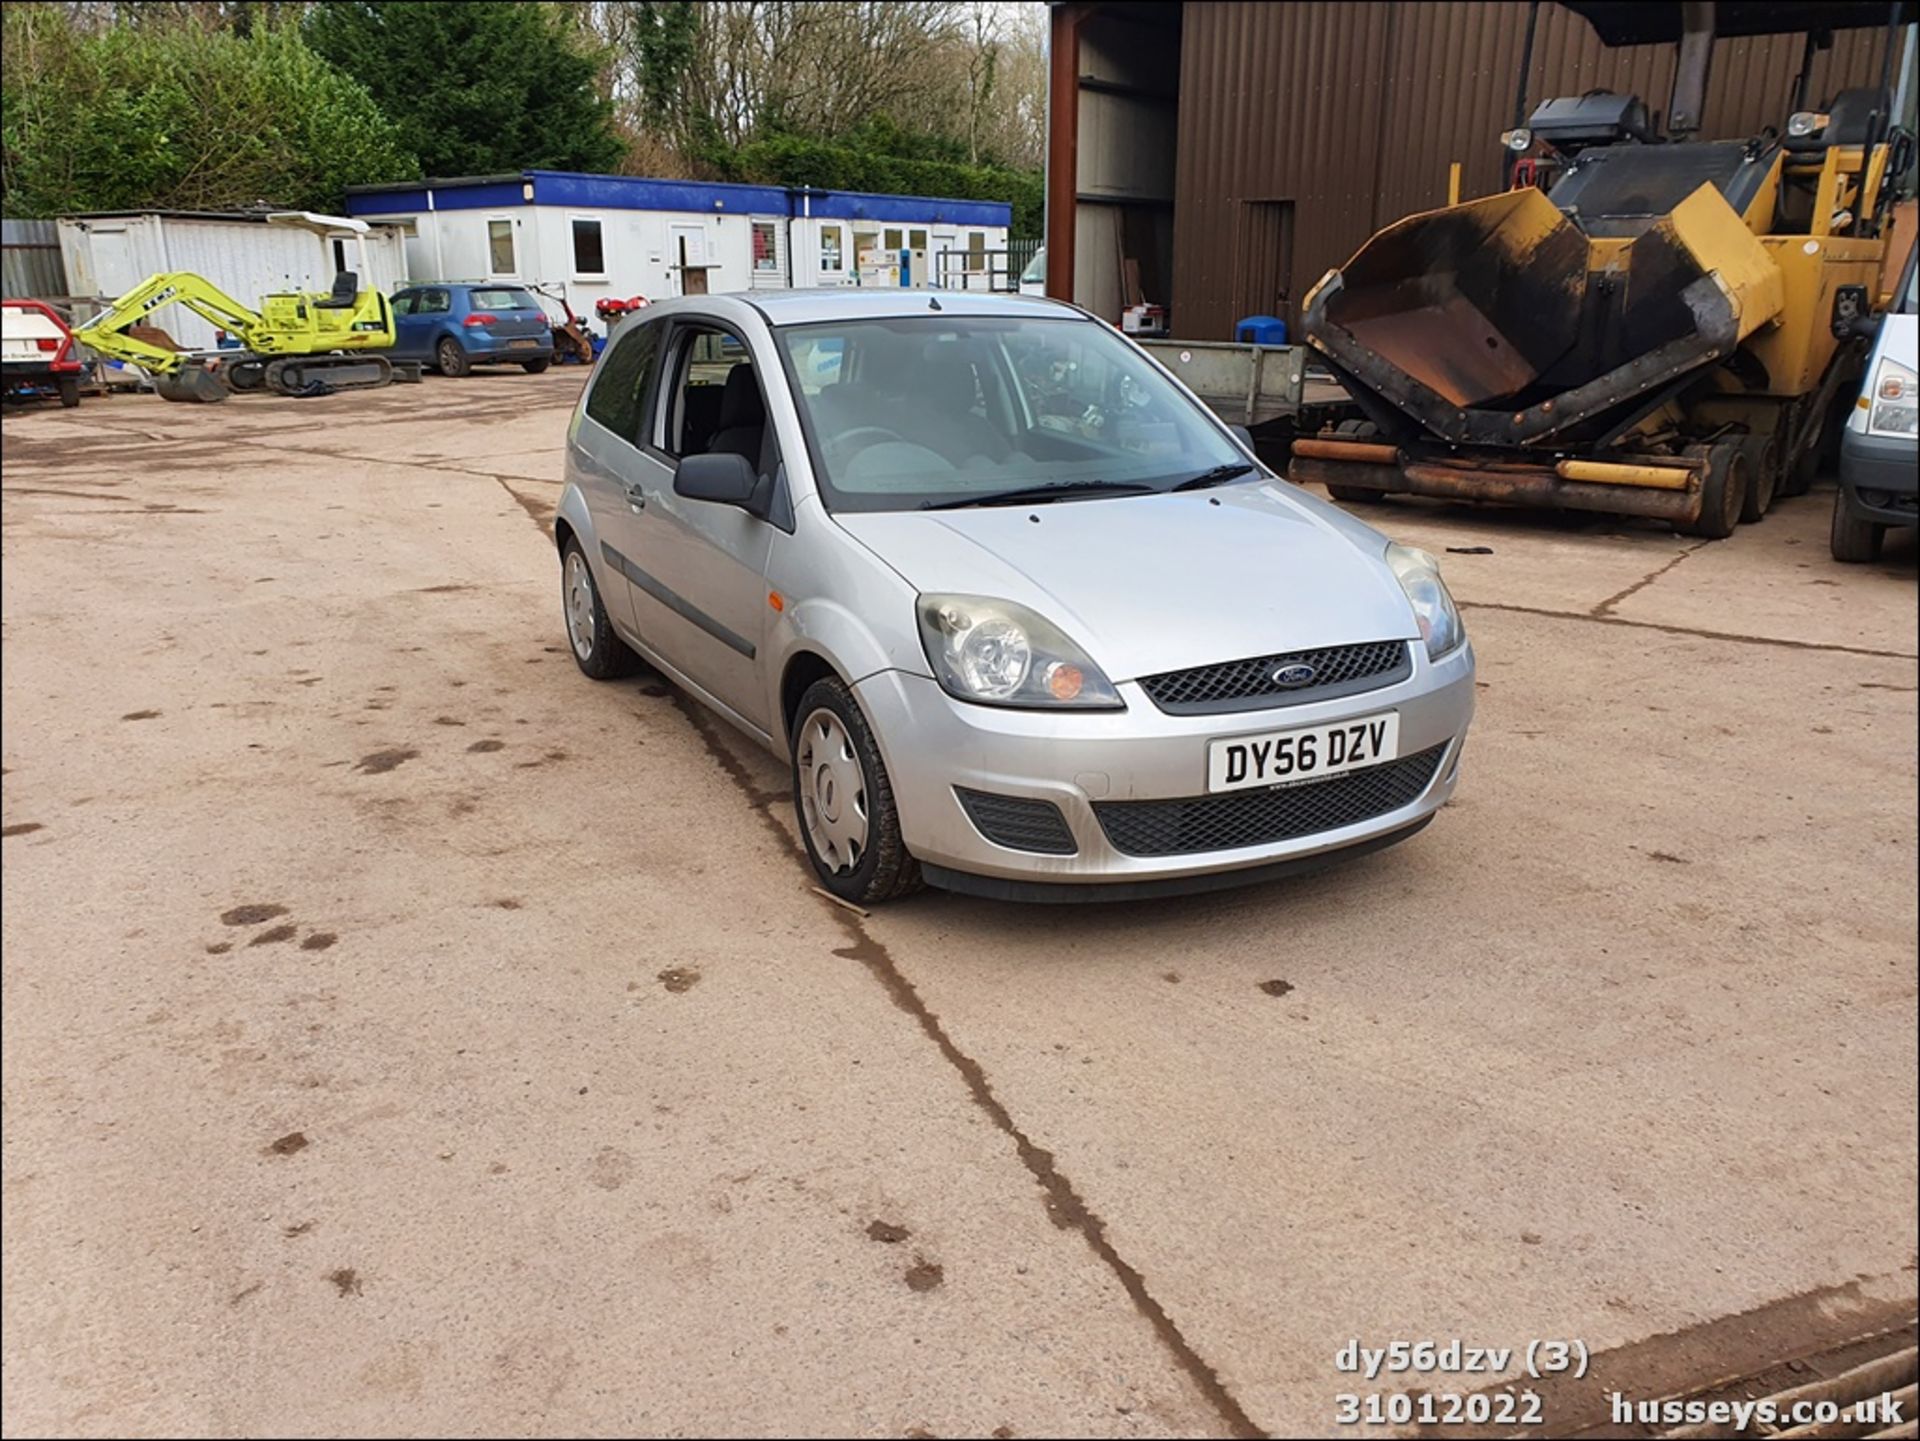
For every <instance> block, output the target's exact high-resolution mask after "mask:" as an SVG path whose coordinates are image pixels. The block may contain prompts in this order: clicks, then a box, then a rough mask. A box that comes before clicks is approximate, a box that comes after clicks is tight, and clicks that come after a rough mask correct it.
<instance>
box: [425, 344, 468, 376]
mask: <svg viewBox="0 0 1920 1441" xmlns="http://www.w3.org/2000/svg"><path fill="white" fill-rule="evenodd" d="M433 358H434V361H435V363H436V364H438V365H439V367H440V373H441V374H442V375H444V376H447V377H449V378H451V379H454V380H458V379H459V378H460V377H461V376H463V375H465V374H466V373H467V372H468V371H469V370H471V369H473V366H472V364H471V363H470V362H469V361H468V360H467V353H466V351H464V350H462V349H461V348H460V342H459V341H457V340H455V339H454V338H453V337H452V336H451V335H449V336H448V337H447V338H446V339H445V340H442V341H441V342H440V343H439V344H438V345H437V346H435V347H434V350H433Z"/></svg>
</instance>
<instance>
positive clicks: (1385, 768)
mask: <svg viewBox="0 0 1920 1441" xmlns="http://www.w3.org/2000/svg"><path fill="white" fill-rule="evenodd" d="M1446 749H1447V748H1446V746H1445V745H1444V744H1443V745H1437V746H1434V747H1433V748H1432V749H1431V750H1424V751H1421V752H1419V753H1418V754H1417V755H1410V756H1403V757H1401V759H1399V760H1397V761H1388V762H1387V763H1386V764H1385V765H1377V766H1368V767H1367V768H1366V769H1364V770H1357V771H1349V772H1347V774H1345V775H1342V776H1334V777H1332V778H1331V779H1329V780H1324V781H1313V782H1311V783H1309V784H1307V785H1301V786H1285V787H1282V788H1281V789H1279V790H1272V789H1267V790H1246V791H1229V792H1227V793H1226V794H1224V795H1217V796H1189V797H1186V798H1185V799H1183V800H1173V801H1097V802H1095V803H1094V807H1093V812H1094V814H1095V815H1097V816H1098V817H1099V818H1100V825H1101V828H1102V829H1103V830H1105V831H1106V833H1107V839H1108V840H1109V841H1111V842H1112V843H1113V848H1114V849H1115V850H1117V851H1119V852H1121V853H1122V854H1123V855H1129V856H1181V855H1187V854H1190V853H1192V852H1195V851H1230V850H1235V849H1237V848H1239V847H1242V846H1265V845H1272V844H1273V843H1274V842H1276V841H1290V840H1295V839H1297V838H1299V837H1301V836H1311V835H1316V834H1318V833H1319V832H1321V831H1332V830H1338V829H1339V828H1340V827H1341V826H1350V825H1355V824H1358V823H1359V822H1360V821H1368V820H1372V819H1373V818H1374V817H1375V816H1383V815H1386V814H1387V813H1388V812H1389V811H1397V810H1399V809H1400V807H1401V806H1404V805H1407V804H1409V803H1410V802H1412V801H1413V800H1414V799H1415V798H1416V797H1418V796H1419V794H1420V793H1421V792H1422V791H1424V790H1425V789H1426V788H1427V783H1428V782H1429V781H1431V780H1432V779H1433V772H1434V769H1435V767H1437V766H1438V765H1439V764H1440V757H1441V756H1442V755H1443V754H1445V752H1446Z"/></svg>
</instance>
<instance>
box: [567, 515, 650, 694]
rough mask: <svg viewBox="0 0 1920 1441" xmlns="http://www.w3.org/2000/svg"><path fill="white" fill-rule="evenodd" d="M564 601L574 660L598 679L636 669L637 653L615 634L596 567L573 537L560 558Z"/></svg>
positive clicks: (606, 678)
mask: <svg viewBox="0 0 1920 1441" xmlns="http://www.w3.org/2000/svg"><path fill="white" fill-rule="evenodd" d="M560 604H561V607H562V609H563V610H564V612H565V614H566V618H567V641H568V643H569V647H570V648H571V649H572V651H573V658H574V661H575V662H576V663H577V664H578V665H579V667H580V669H581V671H582V672H584V673H585V674H586V675H588V676H590V677H591V678H592V679H594V680H612V679H613V678H614V677H615V676H622V675H626V674H627V673H628V672H629V671H631V670H632V669H633V668H634V654H633V652H632V651H630V650H628V649H627V643H626V642H625V641H623V640H621V639H620V637H619V636H617V635H615V634H614V633H613V625H612V622H610V621H609V620H608V619H607V608H606V606H605V605H603V604H602V603H601V600H600V587H599V586H597V585H595V584H594V583H593V567H592V566H590V565H588V564H587V554H586V552H585V551H583V550H582V549H580V542H579V541H577V540H569V541H568V542H567V548H566V549H565V550H564V551H563V552H561V559H560Z"/></svg>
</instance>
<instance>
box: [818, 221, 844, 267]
mask: <svg viewBox="0 0 1920 1441" xmlns="http://www.w3.org/2000/svg"><path fill="white" fill-rule="evenodd" d="M843 233H844V232H843V231H842V230H841V229H840V227H839V226H837V225H823V226H821V227H820V268H821V269H822V270H827V271H839V270H841V269H843V268H844V266H843V263H842V261H841V259H840V237H841V235H842V234H843Z"/></svg>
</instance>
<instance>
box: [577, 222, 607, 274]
mask: <svg viewBox="0 0 1920 1441" xmlns="http://www.w3.org/2000/svg"><path fill="white" fill-rule="evenodd" d="M573 273H574V274H575V275H605V274H606V273H607V255H606V251H605V250H604V249H603V248H602V246H601V240H600V222H599V221H598V220H581V219H578V218H576V219H575V220H574V222H573Z"/></svg>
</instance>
